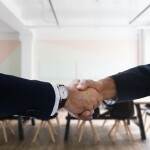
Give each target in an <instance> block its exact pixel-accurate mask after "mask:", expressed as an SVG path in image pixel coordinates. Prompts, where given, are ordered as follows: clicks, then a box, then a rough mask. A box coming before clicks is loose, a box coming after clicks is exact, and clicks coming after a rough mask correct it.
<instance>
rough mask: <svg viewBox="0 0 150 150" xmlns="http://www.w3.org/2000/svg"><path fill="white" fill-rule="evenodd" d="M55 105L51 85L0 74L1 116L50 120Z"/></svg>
mask: <svg viewBox="0 0 150 150" xmlns="http://www.w3.org/2000/svg"><path fill="white" fill-rule="evenodd" d="M54 103H55V92H54V89H53V87H52V85H51V84H50V83H47V82H41V81H36V80H27V79H23V78H19V77H15V76H11V75H4V74H0V114H13V115H14V114H17V115H23V116H33V117H37V118H43V119H46V118H49V116H50V114H51V112H52V110H53V107H54Z"/></svg>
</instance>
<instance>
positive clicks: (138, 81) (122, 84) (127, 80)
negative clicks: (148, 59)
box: [112, 64, 150, 101]
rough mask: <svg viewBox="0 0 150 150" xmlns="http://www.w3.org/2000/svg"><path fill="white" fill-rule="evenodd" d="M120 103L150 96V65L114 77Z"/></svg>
mask: <svg viewBox="0 0 150 150" xmlns="http://www.w3.org/2000/svg"><path fill="white" fill-rule="evenodd" d="M112 78H113V80H114V81H115V83H116V88H117V94H118V95H117V96H118V101H129V100H134V99H138V98H142V97H145V96H149V95H150V64H148V65H141V66H137V67H134V68H131V69H129V70H126V71H123V72H120V73H118V74H115V75H113V76H112Z"/></svg>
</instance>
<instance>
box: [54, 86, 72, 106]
mask: <svg viewBox="0 0 150 150" xmlns="http://www.w3.org/2000/svg"><path fill="white" fill-rule="evenodd" d="M57 87H58V90H59V95H60V100H59V106H58V108H63V107H64V105H65V103H66V101H67V99H68V96H69V90H68V88H67V87H66V86H65V85H58V86H57Z"/></svg>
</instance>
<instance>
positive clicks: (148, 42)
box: [141, 29, 150, 64]
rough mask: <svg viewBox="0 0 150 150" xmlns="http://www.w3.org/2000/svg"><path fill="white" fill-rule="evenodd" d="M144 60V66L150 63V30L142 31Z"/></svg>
mask: <svg viewBox="0 0 150 150" xmlns="http://www.w3.org/2000/svg"><path fill="white" fill-rule="evenodd" d="M141 36H142V58H143V64H149V63H150V29H149V30H148V29H147V30H143V31H142V34H141Z"/></svg>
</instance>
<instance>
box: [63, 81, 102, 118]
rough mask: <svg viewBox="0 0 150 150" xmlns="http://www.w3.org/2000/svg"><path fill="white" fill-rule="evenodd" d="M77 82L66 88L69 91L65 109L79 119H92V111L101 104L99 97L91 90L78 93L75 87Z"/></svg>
mask: <svg viewBox="0 0 150 150" xmlns="http://www.w3.org/2000/svg"><path fill="white" fill-rule="evenodd" d="M78 83H79V81H76V82H74V83H73V84H71V85H70V86H67V88H68V91H69V96H68V99H67V101H66V103H65V106H64V108H66V109H67V110H68V111H69V112H70V113H71V114H73V115H74V116H75V117H77V118H80V119H92V114H93V112H94V109H95V108H96V107H98V106H99V105H100V104H101V101H102V97H101V95H100V94H99V93H98V92H97V91H96V90H95V89H92V88H87V89H86V90H83V91H81V90H80V91H79V90H78V89H77V88H76V86H77V84H78Z"/></svg>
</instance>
